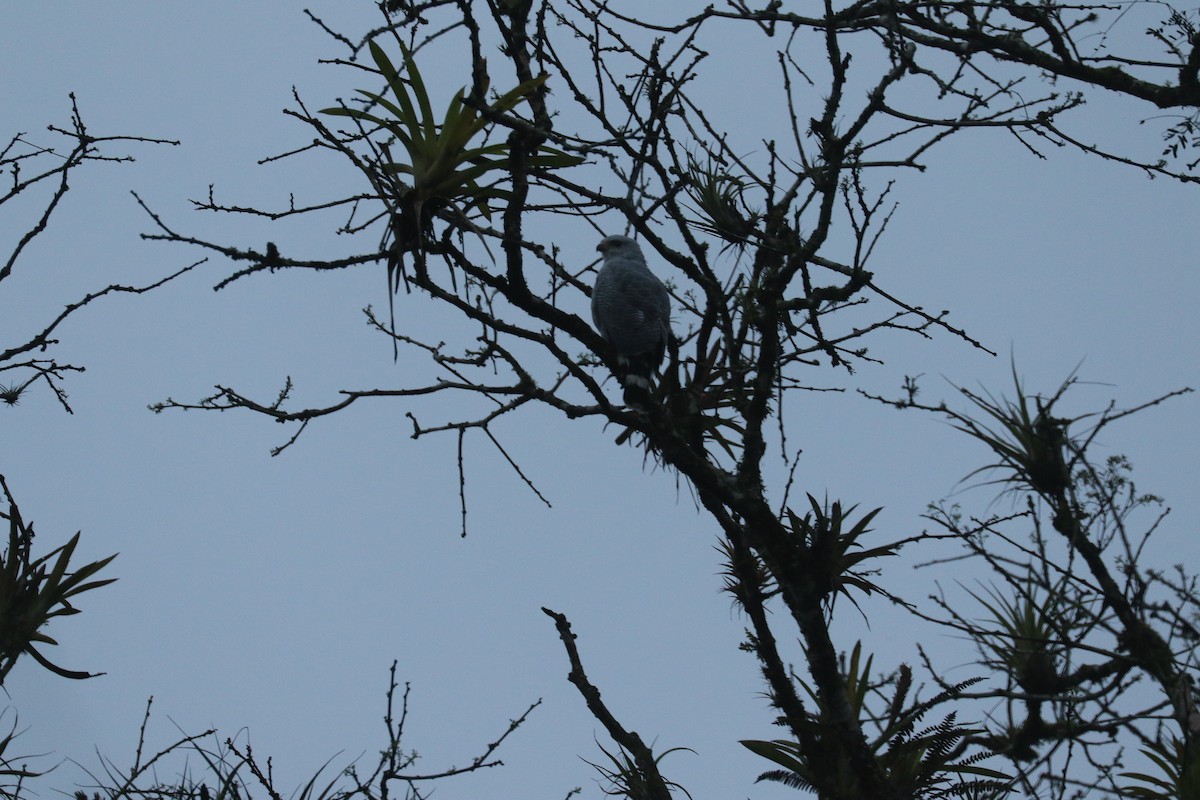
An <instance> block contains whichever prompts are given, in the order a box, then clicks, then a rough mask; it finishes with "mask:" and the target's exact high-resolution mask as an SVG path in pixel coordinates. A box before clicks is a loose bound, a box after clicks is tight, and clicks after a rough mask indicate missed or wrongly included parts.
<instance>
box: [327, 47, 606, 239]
mask: <svg viewBox="0 0 1200 800" xmlns="http://www.w3.org/2000/svg"><path fill="white" fill-rule="evenodd" d="M369 46H370V51H371V57H372V58H373V59H374V61H375V64H376V66H377V67H378V71H379V73H380V74H381V75H382V76H383V77H384V79H385V80H386V81H387V84H388V89H389V90H390V92H391V94H392V95H393V96H394V97H395V102H393V101H391V100H389V99H388V98H387V97H385V96H384V95H381V94H376V93H374V92H369V91H365V90H359V94H360V95H362V96H363V97H364V98H365V99H366V100H367V101H368V104H369V106H377V107H379V108H382V109H384V110H385V111H387V112H388V113H389V114H390V115H391V118H390V119H388V118H384V117H382V116H380V115H377V114H373V113H371V112H369V111H366V110H363V109H357V108H346V107H344V106H341V107H337V108H326V109H323V111H322V113H325V114H330V115H335V116H344V117H350V118H353V119H356V120H359V121H362V122H367V123H370V124H372V125H378V126H379V127H380V128H382V129H384V130H386V131H387V132H388V133H390V134H391V135H392V136H393V137H394V138H395V139H396V140H397V141H398V142H400V144H401V145H402V146H403V147H404V150H405V152H406V154H407V156H408V158H407V160H406V161H404V162H396V161H386V162H383V163H381V164H379V167H380V169H381V170H382V171H384V172H385V173H388V174H393V175H394V174H405V175H409V176H410V177H411V178H412V186H411V188H409V189H408V190H407V191H406V192H404V195H403V197H402V198H395V200H397V201H399V202H398V206H399V207H398V212H399V213H402V214H403V213H410V214H412V215H414V216H415V220H414V224H413V225H412V226H411V227H412V229H413V230H415V231H416V232H417V233H418V234H420V233H423V232H424V231H425V228H426V227H427V225H428V223H429V222H430V221H431V218H432V213H431V211H432V209H431V208H430V207H429V204H431V203H432V204H434V205H436V206H441V205H445V204H448V203H458V204H461V205H462V206H463V207H464V208H465V209H467V210H471V209H474V210H477V211H479V212H480V213H481V214H483V215H484V216H485V217H490V215H491V212H492V208H491V205H490V203H489V201H490V200H494V199H504V198H506V197H507V196H508V193H507V192H506V191H504V190H501V189H498V188H496V187H495V186H494V185H486V186H484V185H481V184H480V180H481V179H482V178H484V177H485V176H488V175H489V174H492V173H496V174H497V175H498V178H502V177H503V176H504V175H505V174H507V172H508V170H509V169H510V167H511V160H510V157H509V148H508V145H507V144H506V143H494V144H490V145H481V146H476V147H471V146H470V145H471V142H472V141H473V140H474V139H475V138H476V137H477V136H479V135H480V134H481V133H483V132H484V131H485V130H486V129H487V127H488V126H489V125H490V124H491V122H490V120H489V119H488V118H487V116H485V115H481V114H480V113H479V111H478V110H477V109H475V108H474V107H473V106H470V105H468V104H467V103H466V100H465V93H466V90H465V89H459V90H458V91H457V92H456V93H455V94H454V96H453V97H452V98H451V99H450V104H449V105H448V106H447V108H446V112H445V114H444V115H443V117H442V119H441V120H440V121H439V120H438V119H437V117H435V116H434V112H433V105H432V103H431V102H430V99H429V94H428V92H427V91H426V88H425V82H424V80H423V79H422V77H421V73H420V70H418V69H417V65H416V62H415V61H414V59H413V57H412V53H411V52H409V50H408V48H406V47H404V46H403V45H401V53H402V55H403V57H404V75H403V76H402V75H401V74H400V71H399V70H397V69H396V66H395V65H394V64H393V63H392V62H391V59H389V58H388V56H387V53H385V52H384V50H383V48H382V47H380V46H379V45H378V44H377V43H376V42H370V44H369ZM547 77H548V76H547V75H539V76H538V77H536V78H533V79H531V80H528V81H525V82H524V83H521V84H520V85H518V86H516V87H514V88H513V89H510V90H509V91H507V92H505V93H504V94H502V95H500V96H499V97H498V98H497V99H496V100H494V101H493V102H492V103H491V104H489V106H488V109H489V111H490V112H492V113H493V114H498V113H504V112H508V111H511V110H512V109H514V108H516V107H517V106H518V105H520V104H521V103H523V102H526V101H527V100H529V98H530V97H531V96H532V95H533V94H534V93H535V92H536V91H538V90H539V89H541V87H542V86H543V85H544V84H545V82H546V79H547ZM482 88H483V91H484V92H486V90H487V85H486V84H485V85H484V86H483V87H482ZM582 161H583V159H581V158H578V157H576V156H571V155H568V154H567V153H564V152H563V151H561V150H557V149H554V148H551V147H542V148H540V149H539V150H538V151H537V152H536V153H533V154H531V155H529V156H528V157H527V158H526V160H525V163H526V164H527V165H528V166H529V167H532V168H535V169H557V168H561V167H568V166H574V165H576V164H580V163H582Z"/></svg>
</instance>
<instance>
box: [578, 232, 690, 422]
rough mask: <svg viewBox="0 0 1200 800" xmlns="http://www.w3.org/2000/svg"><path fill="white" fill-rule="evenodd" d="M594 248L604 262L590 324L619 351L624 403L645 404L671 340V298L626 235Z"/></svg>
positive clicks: (595, 291) (607, 238)
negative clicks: (652, 379)
mask: <svg viewBox="0 0 1200 800" xmlns="http://www.w3.org/2000/svg"><path fill="white" fill-rule="evenodd" d="M596 249H597V250H599V251H600V253H601V255H603V257H604V264H603V265H602V266H601V267H600V274H599V275H597V276H596V287H595V288H594V289H593V290H592V321H593V322H594V323H595V324H596V330H597V331H598V332H599V333H600V335H601V336H603V337H604V339H605V340H606V341H607V342H608V343H609V344H611V345H612V346H613V349H615V350H616V351H617V358H618V364H619V366H620V368H621V372H620V373H618V375H617V377H618V378H620V379H621V383H622V385H623V386H624V388H625V404H626V405H628V406H645V405H646V404H647V401H649V399H650V385H651V384H650V381H651V378H652V377H653V376H654V373H655V372H656V371H657V369H658V366H659V364H661V363H662V360H663V355H664V354H665V353H666V350H667V341H668V340H669V339H670V336H671V297H670V295H668V294H667V287H666V286H664V285H663V282H662V281H660V280H659V279H658V278H657V277H655V275H654V273H653V272H651V271H650V268H649V267H647V266H646V258H645V256H643V255H642V248H640V247H638V244H637V242H635V241H633V240H632V239H630V238H629V237H628V236H606V237H604V238H603V239H602V240H600V244H599V245H597V246H596Z"/></svg>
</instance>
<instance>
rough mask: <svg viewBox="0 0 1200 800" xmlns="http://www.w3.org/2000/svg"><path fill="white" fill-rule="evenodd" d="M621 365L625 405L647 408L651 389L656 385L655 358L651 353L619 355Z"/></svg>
mask: <svg viewBox="0 0 1200 800" xmlns="http://www.w3.org/2000/svg"><path fill="white" fill-rule="evenodd" d="M617 360H618V363H619V364H620V365H621V368H622V369H621V375H620V378H621V385H622V387H624V389H625V405H627V406H629V407H631V408H647V407H649V405H650V390H651V389H652V388H653V387H654V373H655V371H656V370H655V366H656V365H655V360H654V359H653V358H652V357H651V356H650V355H649V354H647V355H644V356H618V357H617Z"/></svg>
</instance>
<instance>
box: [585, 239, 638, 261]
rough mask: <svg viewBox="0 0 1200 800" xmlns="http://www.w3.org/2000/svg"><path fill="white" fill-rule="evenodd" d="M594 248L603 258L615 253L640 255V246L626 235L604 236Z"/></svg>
mask: <svg viewBox="0 0 1200 800" xmlns="http://www.w3.org/2000/svg"><path fill="white" fill-rule="evenodd" d="M596 249H597V250H599V251H600V253H601V255H603V256H604V257H605V258H609V257H610V256H616V255H630V256H635V255H637V256H640V255H641V254H642V248H640V247H638V243H637V242H635V241H634V240H633V239H630V238H629V237H628V236H620V235H617V236H605V237H604V238H603V239H601V240H600V244H598V245H596Z"/></svg>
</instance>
